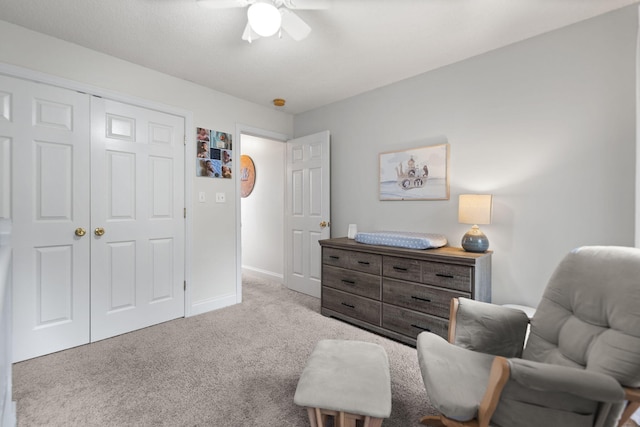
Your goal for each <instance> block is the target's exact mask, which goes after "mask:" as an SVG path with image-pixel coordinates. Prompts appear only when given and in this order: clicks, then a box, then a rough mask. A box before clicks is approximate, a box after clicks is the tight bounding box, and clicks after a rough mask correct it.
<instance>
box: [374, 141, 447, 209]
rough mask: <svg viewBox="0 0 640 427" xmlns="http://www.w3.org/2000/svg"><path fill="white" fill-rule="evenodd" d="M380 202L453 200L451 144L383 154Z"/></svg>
mask: <svg viewBox="0 0 640 427" xmlns="http://www.w3.org/2000/svg"><path fill="white" fill-rule="evenodd" d="M378 189H379V190H378V193H379V199H380V200H381V201H386V200H449V144H448V143H445V144H437V145H430V146H425V147H419V148H411V149H407V150H400V151H387V152H384V153H380V154H379V187H378Z"/></svg>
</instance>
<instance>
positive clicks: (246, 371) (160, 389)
mask: <svg viewBox="0 0 640 427" xmlns="http://www.w3.org/2000/svg"><path fill="white" fill-rule="evenodd" d="M325 338H331V339H346V340H361V341H368V342H373V343H377V344H380V345H381V346H382V347H384V349H385V350H386V352H387V354H388V356H389V363H390V371H391V388H392V389H391V392H392V412H391V417H390V418H389V419H387V420H385V421H384V423H383V425H384V426H385V427H410V426H418V425H420V424H419V423H418V420H419V419H420V417H421V416H423V415H427V414H430V413H433V412H432V409H431V407H430V406H429V402H428V399H427V397H426V394H425V391H424V386H423V384H422V379H421V377H420V369H419V367H418V361H417V356H416V350H415V348H412V347H410V346H406V345H404V344H400V343H398V342H395V341H392V340H389V339H386V338H384V337H381V336H378V335H376V334H373V333H370V332H367V331H364V330H362V329H359V328H356V327H354V326H351V325H348V324H346V323H344V322H341V321H338V320H335V319H331V318H327V317H324V316H322V315H320V301H319V300H318V299H316V298H312V297H309V296H306V295H303V294H299V293H297V292H293V291H290V290H288V289H287V288H285V287H284V286H282V285H280V284H276V283H268V282H265V281H263V280H258V279H256V278H253V277H251V276H245V277H244V278H243V302H242V304H237V305H234V306H231V307H227V308H224V309H220V310H217V311H213V312H210V313H205V314H201V315H198V316H194V317H189V318H182V319H176V320H173V321H170V322H166V323H162V324H160V325H156V326H152V327H149V328H145V329H142V330H139V331H135V332H131V333H128V334H124V335H120V336H117V337H114V338H110V339H106V340H103V341H99V342H96V343H92V344H87V345H83V346H80V347H76V348H73V349H69V350H65V351H61V352H58V353H54V354H50V355H47V356H43V357H39V358H35V359H31V360H27V361H25V362H20V363H17V364H15V365H14V366H13V392H14V394H13V399H14V400H15V401H16V402H17V416H18V426H20V427H26V426H220V427H227V426H229V427H236V426H238V427H239V426H257V427H262V426H265V427H268V426H274V427H275V426H277V427H288V426H291V427H304V426H308V425H309V421H308V418H307V412H306V410H305V409H304V408H301V407H298V406H296V405H295V404H294V403H293V395H294V393H295V389H296V385H297V382H298V378H299V376H300V373H301V372H302V370H303V368H304V366H305V364H306V361H307V358H308V356H309V354H310V353H311V351H312V350H313V348H314V346H315V344H316V343H317V341H318V340H320V339H325Z"/></svg>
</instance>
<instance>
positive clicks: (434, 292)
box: [382, 278, 470, 319]
mask: <svg viewBox="0 0 640 427" xmlns="http://www.w3.org/2000/svg"><path fill="white" fill-rule="evenodd" d="M457 297H466V298H470V294H467V293H463V292H455V291H447V290H444V289H442V288H434V287H432V286H426V285H419V284H417V283H409V282H401V281H399V280H394V279H387V278H385V279H384V280H383V282H382V301H384V302H385V303H389V304H394V305H399V306H401V307H405V308H410V309H412V310H416V311H420V312H423V313H428V314H432V315H434V316H440V317H444V318H445V319H448V318H449V306H450V304H451V298H457Z"/></svg>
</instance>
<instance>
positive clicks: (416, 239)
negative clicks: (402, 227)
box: [355, 231, 447, 249]
mask: <svg viewBox="0 0 640 427" xmlns="http://www.w3.org/2000/svg"><path fill="white" fill-rule="evenodd" d="M355 240H356V242H360V243H367V244H369V245H384V246H397V247H400V248H408V249H429V248H440V247H442V246H445V245H446V244H447V238H446V237H444V236H443V235H442V234H433V233H413V232H409V231H376V232H373V233H356V237H355Z"/></svg>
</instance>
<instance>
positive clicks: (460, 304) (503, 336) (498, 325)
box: [449, 298, 529, 358]
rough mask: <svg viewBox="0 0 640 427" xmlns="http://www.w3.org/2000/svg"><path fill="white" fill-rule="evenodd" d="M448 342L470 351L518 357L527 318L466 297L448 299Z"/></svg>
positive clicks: (506, 308)
mask: <svg viewBox="0 0 640 427" xmlns="http://www.w3.org/2000/svg"><path fill="white" fill-rule="evenodd" d="M449 319H450V323H449V342H450V343H452V344H455V345H457V346H459V347H463V348H466V349H469V350H473V351H479V352H482V353H488V354H493V355H495V356H503V357H507V358H511V357H521V356H522V348H523V347H524V339H525V336H526V332H527V326H528V325H529V318H528V317H527V315H526V314H525V313H524V312H523V311H521V310H516V309H513V308H508V307H503V306H500V305H495V304H489V303H486V302H481V301H475V300H472V299H468V298H454V299H452V300H451V312H450V315H449Z"/></svg>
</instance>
